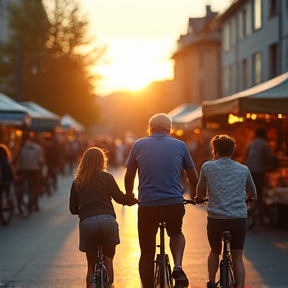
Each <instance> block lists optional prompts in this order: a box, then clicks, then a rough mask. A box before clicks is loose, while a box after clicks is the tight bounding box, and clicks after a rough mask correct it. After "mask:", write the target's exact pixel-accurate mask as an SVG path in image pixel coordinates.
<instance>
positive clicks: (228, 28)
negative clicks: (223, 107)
mask: <svg viewBox="0 0 288 288" xmlns="http://www.w3.org/2000/svg"><path fill="white" fill-rule="evenodd" d="M209 29H210V31H215V30H217V31H219V32H220V34H221V72H220V73H221V75H222V77H221V97H225V96H228V95H232V94H234V93H237V92H240V91H242V90H245V89H247V88H250V87H253V86H255V85H257V84H259V83H262V82H265V81H267V80H269V79H272V78H274V77H276V76H278V75H280V74H283V73H284V72H286V71H288V0H280V1H279V0H248V1H247V0H238V1H234V3H233V4H232V5H231V6H230V7H229V8H228V9H227V10H226V11H225V12H224V13H223V14H221V15H219V16H218V17H217V18H215V19H214V20H212V21H211V23H210V25H209Z"/></svg>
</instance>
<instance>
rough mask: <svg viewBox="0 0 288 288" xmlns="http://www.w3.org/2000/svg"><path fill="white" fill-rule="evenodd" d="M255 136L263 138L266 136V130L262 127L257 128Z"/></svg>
mask: <svg viewBox="0 0 288 288" xmlns="http://www.w3.org/2000/svg"><path fill="white" fill-rule="evenodd" d="M255 136H256V137H258V138H263V139H265V138H266V137H267V133H266V130H265V129H264V128H259V129H257V130H256V131H255Z"/></svg>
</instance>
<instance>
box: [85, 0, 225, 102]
mask: <svg viewBox="0 0 288 288" xmlns="http://www.w3.org/2000/svg"><path fill="white" fill-rule="evenodd" d="M80 3H81V7H82V10H83V13H85V17H87V19H88V21H89V30H88V35H89V37H90V36H91V37H96V42H95V43H96V44H97V45H99V46H106V47H107V51H106V53H105V55H104V57H103V58H102V61H101V62H100V63H99V64H98V66H97V67H96V68H95V69H94V70H95V71H96V72H97V73H99V74H100V75H102V76H103V78H102V80H101V81H100V82H98V84H97V88H96V94H97V95H99V96H107V95H109V94H111V93H114V92H118V91H121V90H132V91H133V90H138V89H141V88H144V87H145V86H147V85H148V84H149V83H151V82H153V81H157V80H166V79H173V60H172V59H171V56H172V55H173V53H174V52H176V48H177V40H178V39H179V37H180V36H181V35H183V34H186V33H187V27H188V20H189V18H191V17H203V16H205V9H206V8H205V7H206V5H210V6H211V9H212V11H217V12H221V11H223V10H224V9H225V8H227V6H228V5H229V3H231V0H81V1H80Z"/></svg>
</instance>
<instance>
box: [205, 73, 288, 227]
mask: <svg viewBox="0 0 288 288" xmlns="http://www.w3.org/2000/svg"><path fill="white" fill-rule="evenodd" d="M202 113H203V125H204V127H206V128H207V129H212V130H213V129H215V128H219V127H222V128H224V129H225V130H226V131H227V133H228V134H229V135H231V136H233V137H234V138H235V139H236V143H237V152H238V153H239V159H238V161H240V162H241V161H242V160H243V155H244V153H245V150H246V148H247V145H248V143H249V142H250V141H251V140H252V139H253V137H254V131H255V130H256V129H258V128H260V127H262V128H265V129H266V131H267V136H268V137H267V138H268V142H269V145H270V148H271V152H272V155H273V157H274V158H275V159H277V163H278V165H277V166H275V167H272V166H270V167H267V173H266V179H267V181H266V188H265V197H264V202H265V204H266V205H267V211H268V213H267V218H268V219H267V221H268V222H269V224H271V225H274V226H275V225H278V224H280V218H282V217H279V215H280V214H279V213H280V210H279V209H278V208H279V207H280V204H281V207H282V206H284V213H286V216H287V214H288V197H287V196H286V195H287V194H288V149H287V147H288V72H287V73H284V74H282V75H280V76H278V77H276V78H274V79H271V80H269V81H267V82H264V83H261V84H259V85H256V86H254V87H252V88H250V89H247V90H245V91H242V92H239V93H236V94H234V95H231V96H228V97H223V98H221V99H217V100H212V101H204V102H202ZM280 179H281V181H280ZM282 210H283V209H282ZM277 215H278V216H277Z"/></svg>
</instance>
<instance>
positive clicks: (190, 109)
mask: <svg viewBox="0 0 288 288" xmlns="http://www.w3.org/2000/svg"><path fill="white" fill-rule="evenodd" d="M168 116H170V117H171V118H172V124H173V126H177V127H179V128H190V129H194V128H195V127H199V126H201V118H202V108H201V106H200V105H196V104H191V103H186V104H182V105H180V106H178V107H176V108H174V109H173V110H172V111H170V112H169V113H168Z"/></svg>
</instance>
